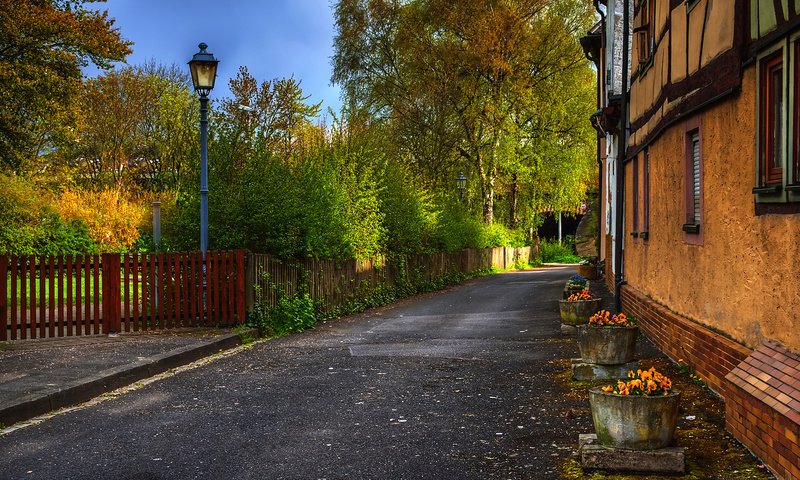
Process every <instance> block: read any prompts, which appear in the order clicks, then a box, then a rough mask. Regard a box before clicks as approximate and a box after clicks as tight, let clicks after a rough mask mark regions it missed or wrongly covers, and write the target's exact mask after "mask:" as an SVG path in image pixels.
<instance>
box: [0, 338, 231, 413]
mask: <svg viewBox="0 0 800 480" xmlns="http://www.w3.org/2000/svg"><path fill="white" fill-rule="evenodd" d="M240 344H241V339H240V337H239V335H238V334H234V333H232V332H231V330H230V329H210V328H205V329H176V330H168V331H161V332H148V333H135V334H130V333H129V334H120V335H119V336H116V337H109V336H82V337H67V338H54V339H42V340H25V341H15V342H7V343H2V344H0V425H11V424H13V423H16V422H19V421H22V420H27V419H30V418H33V417H35V416H37V415H41V414H43V413H47V412H50V411H52V410H56V409H59V408H62V407H66V406H70V405H74V404H77V403H80V402H84V401H86V400H89V399H91V398H93V397H95V396H97V395H100V394H101V393H105V392H108V391H111V390H114V389H116V388H119V387H123V386H125V385H130V384H131V383H134V382H136V381H138V380H141V379H143V378H147V377H151V376H153V375H157V374H159V373H162V372H165V371H167V370H169V369H171V368H175V367H178V366H180V365H185V364H187V363H190V362H192V361H194V360H197V359H199V358H202V357H205V356H208V355H211V354H213V353H215V352H217V351H220V350H224V349H227V348H232V347H235V346H237V345H240Z"/></svg>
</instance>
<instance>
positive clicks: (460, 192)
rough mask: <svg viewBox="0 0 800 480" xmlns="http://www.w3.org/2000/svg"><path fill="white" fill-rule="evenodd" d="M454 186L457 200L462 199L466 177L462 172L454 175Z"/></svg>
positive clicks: (461, 200)
mask: <svg viewBox="0 0 800 480" xmlns="http://www.w3.org/2000/svg"><path fill="white" fill-rule="evenodd" d="M456 187H458V201H459V202H463V201H464V189H465V188H467V177H465V176H464V172H459V174H458V177H456Z"/></svg>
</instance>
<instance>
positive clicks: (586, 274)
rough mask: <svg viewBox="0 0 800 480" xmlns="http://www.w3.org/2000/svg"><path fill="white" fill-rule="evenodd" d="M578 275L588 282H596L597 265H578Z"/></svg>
mask: <svg viewBox="0 0 800 480" xmlns="http://www.w3.org/2000/svg"><path fill="white" fill-rule="evenodd" d="M578 275H580V276H582V277H583V278H585V279H587V280H596V279H597V265H591V264H590V265H578Z"/></svg>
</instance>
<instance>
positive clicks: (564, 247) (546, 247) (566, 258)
mask: <svg viewBox="0 0 800 480" xmlns="http://www.w3.org/2000/svg"><path fill="white" fill-rule="evenodd" d="M539 251H540V255H541V257H542V262H544V263H578V262H580V261H581V260H583V259H582V258H581V257H579V256H578V255H576V254H575V246H574V243H573V242H571V241H570V240H569V239H567V240H566V241H564V242H562V243H558V241H555V240H554V241H548V240H542V241H541V243H540V244H539Z"/></svg>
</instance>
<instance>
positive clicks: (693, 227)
mask: <svg viewBox="0 0 800 480" xmlns="http://www.w3.org/2000/svg"><path fill="white" fill-rule="evenodd" d="M682 229H683V231H684V232H686V233H695V234H696V233H700V224H699V223H684V224H683V227H682Z"/></svg>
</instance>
